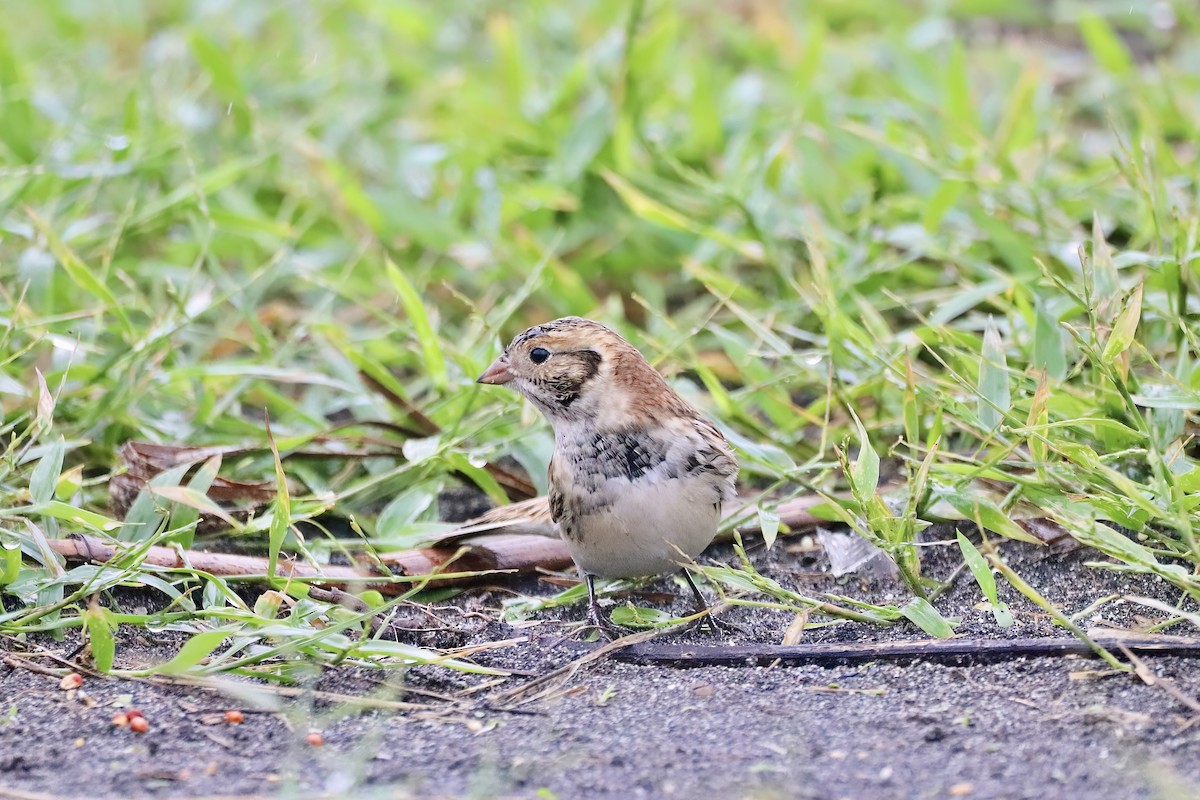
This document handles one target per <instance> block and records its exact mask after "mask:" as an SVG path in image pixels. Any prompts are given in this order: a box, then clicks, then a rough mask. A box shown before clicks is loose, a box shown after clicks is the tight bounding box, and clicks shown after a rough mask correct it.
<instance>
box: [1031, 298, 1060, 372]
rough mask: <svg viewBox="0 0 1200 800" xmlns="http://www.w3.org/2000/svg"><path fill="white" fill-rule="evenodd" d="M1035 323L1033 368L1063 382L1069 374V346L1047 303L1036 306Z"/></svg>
mask: <svg viewBox="0 0 1200 800" xmlns="http://www.w3.org/2000/svg"><path fill="white" fill-rule="evenodd" d="M1035 315H1036V316H1035V318H1034V323H1033V367H1034V369H1044V370H1045V371H1046V374H1047V375H1049V376H1050V377H1051V378H1053V379H1054V380H1056V381H1061V380H1062V379H1063V378H1064V377H1066V374H1067V345H1066V338H1065V336H1064V334H1063V331H1062V328H1060V327H1059V325H1058V320H1057V319H1055V318H1054V317H1053V316H1052V315H1051V314H1050V311H1049V309H1048V308H1046V304H1045V303H1038V304H1037V305H1036V311H1035Z"/></svg>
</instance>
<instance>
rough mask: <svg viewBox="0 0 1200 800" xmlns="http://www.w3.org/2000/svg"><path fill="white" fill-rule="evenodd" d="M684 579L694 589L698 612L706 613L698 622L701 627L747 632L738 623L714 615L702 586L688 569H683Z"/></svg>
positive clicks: (693, 593) (718, 630)
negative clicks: (701, 591)
mask: <svg viewBox="0 0 1200 800" xmlns="http://www.w3.org/2000/svg"><path fill="white" fill-rule="evenodd" d="M683 579H684V580H685V581H687V585H688V587H689V588H691V590H692V596H693V597H695V598H696V613H698V614H704V616H703V617H701V618H700V620H699V621H698V622H697V625H698V626H699V627H702V628H703V627H707V628H708V629H709V630H710V631H712V632H713V633H717V632H724V633H745V631H743V630H742V629H741V628H739V627H738V626H737V625H734V624H733V623H732V622H725V621H724V620H722V619H719V618H717V617H714V616H713V615H712V607H711V606H709V604H708V601H707V600H705V599H704V595H703V594H701V593H700V587H699V586H697V585H696V582H695V581H694V580H692V573H691V572H689V571H688V570H686V569H685V570H683ZM706 612H707V613H706Z"/></svg>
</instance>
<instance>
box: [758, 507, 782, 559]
mask: <svg viewBox="0 0 1200 800" xmlns="http://www.w3.org/2000/svg"><path fill="white" fill-rule="evenodd" d="M758 527H759V530H760V531H762V537H763V544H765V545H766V546H767V549H768V550H770V549H771V546H772V545H774V544H775V537H777V536H778V535H779V512H778V511H776V510H774V509H768V508H764V507H763V506H761V505H760V506H759V507H758Z"/></svg>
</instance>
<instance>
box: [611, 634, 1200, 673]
mask: <svg viewBox="0 0 1200 800" xmlns="http://www.w3.org/2000/svg"><path fill="white" fill-rule="evenodd" d="M618 641H624V640H618ZM1099 641H1100V642H1103V641H1105V640H1104V639H1102V638H1101V639H1099ZM614 644H615V643H614ZM1113 644H1114V645H1117V646H1120V647H1121V648H1122V649H1125V648H1128V649H1129V650H1130V651H1131V652H1138V653H1154V654H1156V655H1164V656H1179V657H1184V658H1200V638H1183V637H1178V636H1159V637H1146V638H1132V637H1122V638H1121V640H1120V642H1119V643H1117V642H1113ZM1039 656H1042V657H1045V656H1084V657H1092V656H1097V653H1096V652H1095V650H1094V649H1093V648H1092V647H1091V646H1089V645H1088V644H1087V643H1085V642H1082V641H1080V640H1078V639H1065V638H1063V639H982V640H980V639H922V640H917V641H907V642H877V643H869V644H862V643H848V644H841V643H838V644H808V645H774V644H749V645H736V646H731V647H717V646H711V645H676V644H662V645H653V646H649V647H636V646H626V647H624V648H622V649H620V651H619V652H615V653H614V654H613V658H614V659H616V660H618V661H627V662H630V663H634V664H653V665H657V666H671V667H710V666H747V667H753V666H761V665H763V664H771V663H775V662H778V663H779V664H780V665H783V666H802V665H807V664H818V665H828V664H843V663H850V662H863V661H899V662H907V661H918V660H922V661H950V662H976V663H978V662H985V661H1004V660H1008V659H1014V658H1029V657H1039Z"/></svg>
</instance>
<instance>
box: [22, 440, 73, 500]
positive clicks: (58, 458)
mask: <svg viewBox="0 0 1200 800" xmlns="http://www.w3.org/2000/svg"><path fill="white" fill-rule="evenodd" d="M66 452H67V444H66V442H65V441H64V440H63V437H61V436H59V437H58V438H57V439H56V440H55V441H54V443H53V444H52V445H50V447H49V448H47V450H46V451H45V452H44V453H43V454H42V457H41V458H40V459H38V462H37V466H35V467H34V468H33V474H32V475H30V476H29V494H30V496H31V497H32V498H33V501H34V502H35V503H48V502H50V501H51V500H53V499H54V487H55V486H56V485H58V476H59V474H60V473H61V472H62V466H63V458H64V457H65V456H66Z"/></svg>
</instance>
